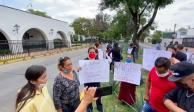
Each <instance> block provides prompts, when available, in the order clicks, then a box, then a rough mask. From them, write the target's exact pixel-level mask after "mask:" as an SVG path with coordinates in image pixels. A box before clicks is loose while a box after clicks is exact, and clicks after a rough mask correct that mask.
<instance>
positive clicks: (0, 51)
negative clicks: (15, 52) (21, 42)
mask: <svg viewBox="0 0 194 112" xmlns="http://www.w3.org/2000/svg"><path fill="white" fill-rule="evenodd" d="M10 53H11V51H10V50H9V49H5V50H0V54H1V55H5V54H10Z"/></svg>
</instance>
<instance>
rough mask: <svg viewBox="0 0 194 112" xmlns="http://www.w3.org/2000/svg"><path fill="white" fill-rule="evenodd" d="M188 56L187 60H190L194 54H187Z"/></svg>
mask: <svg viewBox="0 0 194 112" xmlns="http://www.w3.org/2000/svg"><path fill="white" fill-rule="evenodd" d="M186 55H187V60H190V59H191V58H192V55H194V53H192V52H186Z"/></svg>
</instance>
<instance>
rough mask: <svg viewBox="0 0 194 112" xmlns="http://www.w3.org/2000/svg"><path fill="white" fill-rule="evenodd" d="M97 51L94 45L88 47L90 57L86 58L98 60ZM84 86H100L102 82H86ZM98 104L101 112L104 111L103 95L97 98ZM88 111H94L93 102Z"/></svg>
mask: <svg viewBox="0 0 194 112" xmlns="http://www.w3.org/2000/svg"><path fill="white" fill-rule="evenodd" d="M97 59H98V57H97V51H96V49H95V48H94V47H90V48H89V49H88V57H87V58H85V60H97ZM84 87H100V82H93V83H85V84H84ZM96 106H97V110H98V111H99V112H103V105H102V101H101V97H99V98H98V99H97V100H96ZM87 112H93V106H92V103H91V104H89V106H88V108H87Z"/></svg>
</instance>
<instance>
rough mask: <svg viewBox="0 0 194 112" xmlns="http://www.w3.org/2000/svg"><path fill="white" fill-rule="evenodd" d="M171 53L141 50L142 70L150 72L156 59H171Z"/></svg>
mask: <svg viewBox="0 0 194 112" xmlns="http://www.w3.org/2000/svg"><path fill="white" fill-rule="evenodd" d="M171 56H172V52H169V51H165V50H155V49H143V68H145V69H146V70H149V71H150V70H151V69H152V68H153V67H154V63H155V61H156V59H157V58H158V57H166V58H169V59H170V58H171Z"/></svg>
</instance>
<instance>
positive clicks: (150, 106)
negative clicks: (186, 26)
mask: <svg viewBox="0 0 194 112" xmlns="http://www.w3.org/2000/svg"><path fill="white" fill-rule="evenodd" d="M129 48H131V49H132V50H131V52H130V53H128V55H127V57H126V59H125V63H126V64H129V63H135V62H136V61H137V59H138V50H139V46H138V45H137V44H129ZM157 50H161V49H160V48H159V47H157ZM166 50H167V51H170V52H172V57H171V59H168V58H165V57H159V58H157V59H156V60H155V66H154V67H153V68H152V70H151V71H150V72H149V74H148V77H147V80H146V87H145V94H144V100H145V104H144V106H143V108H142V112H171V111H172V112H194V100H193V99H194V64H192V63H189V62H187V55H186V54H185V53H184V46H183V45H181V44H178V43H176V45H173V44H172V43H170V44H169V45H168V46H167V48H166ZM101 59H108V60H109V63H110V69H111V70H113V71H114V63H115V62H121V61H122V60H124V59H123V57H122V49H121V48H120V47H119V44H118V43H117V42H115V43H114V44H113V45H112V42H109V43H107V45H106V51H104V50H103V47H102V44H101V42H97V43H95V45H94V46H92V47H89V48H88V51H87V57H86V58H84V60H101ZM80 70H81V68H80V67H79V68H78V69H73V63H72V60H71V58H69V57H61V58H59V60H58V74H57V76H56V78H55V80H54V84H53V97H51V96H50V95H49V93H48V90H47V86H46V85H47V80H48V75H47V72H46V68H45V67H44V66H40V65H32V66H30V67H28V68H27V70H26V72H25V78H26V81H27V83H26V84H25V85H24V86H23V87H22V88H21V89H20V90H19V92H18V94H17V98H16V112H86V111H87V112H93V105H92V102H93V101H96V107H97V110H98V111H99V112H103V111H104V106H103V103H102V99H101V97H98V98H95V92H96V90H97V88H99V87H101V84H100V82H91V83H85V84H84V91H83V92H82V93H80V91H81V90H80V82H79V78H78V73H79V71H80ZM82 94H84V95H82ZM80 96H83V97H80ZM118 99H119V100H120V101H122V102H125V103H127V104H129V105H133V104H134V103H135V102H136V85H134V84H131V83H127V82H120V89H119V94H118Z"/></svg>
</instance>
